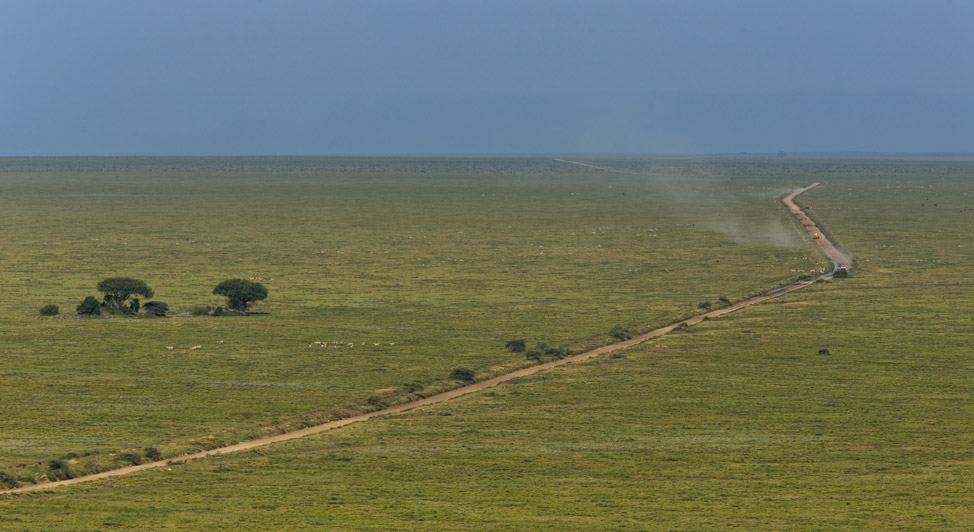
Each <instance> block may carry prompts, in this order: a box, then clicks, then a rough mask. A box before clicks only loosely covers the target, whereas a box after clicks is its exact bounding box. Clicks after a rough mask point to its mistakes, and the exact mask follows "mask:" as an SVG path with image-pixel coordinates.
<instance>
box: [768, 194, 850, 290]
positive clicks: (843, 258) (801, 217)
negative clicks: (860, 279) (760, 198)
mask: <svg viewBox="0 0 974 532" xmlns="http://www.w3.org/2000/svg"><path fill="white" fill-rule="evenodd" d="M821 185H822V184H821V183H812V184H811V185H808V186H806V187H804V188H800V189H798V190H796V191H794V192H792V193H791V194H788V195H787V196H785V197H783V198H781V202H782V203H784V204H785V206H786V207H788V210H789V211H791V213H792V214H794V215H795V217H796V218H798V222H799V223H801V224H802V227H804V228H805V230H806V231H808V234H809V235H815V234H818V238H817V239H815V243H816V244H818V246H819V247H820V248H822V252H823V253H825V256H826V257H828V258H829V260H830V261H832V266H833V269H832V273H835V272H836V270H838V269H839V267H840V266H845V267H846V268H848V269H850V270H851V269H852V257H850V256H848V255H846V254H845V253H844V252H843V251H842V250H840V249H839V248H837V247H835V244H833V243H832V241H831V240H829V239H828V238H827V237H826V236H825V235H824V234H822V231H821V230H820V229H819V228H818V226H816V225H815V222H813V221H812V219H811V218H809V217H808V215H807V214H805V211H803V210H802V209H801V207H799V206H798V205H796V204H795V196H797V195H799V194H801V193H802V192H805V191H806V190H811V189H813V188H815V187H818V186H821Z"/></svg>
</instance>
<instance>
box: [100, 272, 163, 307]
mask: <svg viewBox="0 0 974 532" xmlns="http://www.w3.org/2000/svg"><path fill="white" fill-rule="evenodd" d="M98 291H99V292H101V293H103V294H105V303H107V304H108V306H110V307H112V308H117V309H121V308H122V306H123V305H124V304H125V301H126V300H128V298H130V297H132V296H133V295H140V296H142V297H144V298H146V299H152V296H153V295H155V293H154V292H153V291H152V289H151V288H149V285H147V284H145V281H140V280H138V279H132V278H131V277H109V278H108V279H105V280H104V281H102V282H100V283H98Z"/></svg>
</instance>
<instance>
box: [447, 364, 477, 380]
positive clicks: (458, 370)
mask: <svg viewBox="0 0 974 532" xmlns="http://www.w3.org/2000/svg"><path fill="white" fill-rule="evenodd" d="M475 376H476V373H475V372H474V370H472V369H470V368H468V367H465V366H457V367H455V368H453V370H451V371H450V378H451V379H456V380H458V381H468V382H472V381H473V380H474V377H475Z"/></svg>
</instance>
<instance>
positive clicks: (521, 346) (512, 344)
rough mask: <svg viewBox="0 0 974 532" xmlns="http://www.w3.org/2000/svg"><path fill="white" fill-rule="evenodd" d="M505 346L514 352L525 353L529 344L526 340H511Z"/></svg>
mask: <svg viewBox="0 0 974 532" xmlns="http://www.w3.org/2000/svg"><path fill="white" fill-rule="evenodd" d="M504 347H506V348H507V350H508V351H510V352H512V353H523V352H524V350H525V349H526V348H527V344H526V343H525V342H524V340H511V341H509V342H507V344H506V345H505V346H504Z"/></svg>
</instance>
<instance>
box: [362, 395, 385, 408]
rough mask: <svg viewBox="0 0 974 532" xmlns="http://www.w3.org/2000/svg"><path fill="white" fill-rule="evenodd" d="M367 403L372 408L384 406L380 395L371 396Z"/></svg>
mask: <svg viewBox="0 0 974 532" xmlns="http://www.w3.org/2000/svg"><path fill="white" fill-rule="evenodd" d="M365 402H366V403H369V404H370V405H372V406H382V398H381V397H379V396H378V395H370V396H369V398H368V399H366V400H365Z"/></svg>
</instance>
